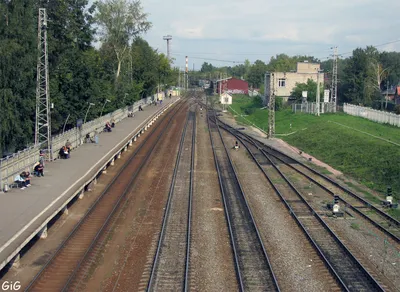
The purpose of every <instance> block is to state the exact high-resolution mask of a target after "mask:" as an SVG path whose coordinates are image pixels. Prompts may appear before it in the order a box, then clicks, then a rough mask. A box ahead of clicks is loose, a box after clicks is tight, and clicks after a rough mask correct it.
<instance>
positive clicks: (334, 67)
mask: <svg viewBox="0 0 400 292" xmlns="http://www.w3.org/2000/svg"><path fill="white" fill-rule="evenodd" d="M332 49H333V62H332V88H331V102H333V103H335V109H336V107H337V83H338V76H337V75H338V48H337V47H333V48H332Z"/></svg>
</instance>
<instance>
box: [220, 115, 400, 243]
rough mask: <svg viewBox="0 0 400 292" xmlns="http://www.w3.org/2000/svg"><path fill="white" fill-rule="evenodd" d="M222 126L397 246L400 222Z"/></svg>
mask: <svg viewBox="0 0 400 292" xmlns="http://www.w3.org/2000/svg"><path fill="white" fill-rule="evenodd" d="M220 123H222V122H220ZM222 124H223V126H224V128H225V129H227V130H229V131H230V132H234V133H235V134H236V135H238V136H239V137H241V139H242V140H244V141H247V142H248V143H251V144H253V145H254V146H256V147H257V148H260V149H261V151H262V152H263V153H264V154H265V155H268V156H269V157H270V158H271V159H272V161H273V162H274V163H283V164H284V165H286V166H288V167H289V168H291V169H292V170H294V171H295V172H297V173H299V174H301V175H302V176H303V177H304V178H306V179H308V180H310V181H311V182H313V183H314V184H316V185H317V186H319V187H320V188H322V189H323V190H325V191H326V192H327V193H328V194H329V195H331V196H332V198H333V196H334V195H338V196H339V199H340V201H341V202H342V203H343V204H344V205H345V206H347V207H348V208H350V209H351V210H353V211H354V212H355V213H357V214H358V215H360V216H361V217H362V218H363V219H364V220H367V221H368V222H369V223H370V224H372V225H374V226H375V227H376V228H378V229H379V230H380V231H382V232H383V233H384V234H386V235H387V236H388V237H390V238H391V239H392V240H394V241H395V242H396V243H397V244H399V243H400V222H399V221H398V220H396V219H395V218H393V217H391V216H390V215H388V214H386V213H385V212H384V211H382V210H380V209H379V208H377V207H376V206H374V205H372V204H371V203H369V202H367V201H366V200H364V199H363V198H361V197H360V196H359V195H357V194H355V193H354V192H352V191H351V190H349V189H347V188H345V187H343V186H341V185H340V184H339V183H337V182H336V181H334V180H333V179H331V178H329V177H327V176H325V175H324V174H322V173H320V172H318V171H316V170H314V169H312V168H311V167H309V166H307V165H306V164H304V163H302V162H300V161H298V160H296V159H294V158H292V157H289V156H287V155H285V154H284V153H282V152H280V151H278V150H277V149H274V148H272V147H269V146H267V145H265V144H263V143H261V142H260V141H258V140H256V139H254V138H252V137H250V136H249V135H247V134H245V133H242V132H240V131H237V130H235V129H234V128H232V127H230V126H228V125H226V124H224V123H222ZM370 210H373V212H369V211H370Z"/></svg>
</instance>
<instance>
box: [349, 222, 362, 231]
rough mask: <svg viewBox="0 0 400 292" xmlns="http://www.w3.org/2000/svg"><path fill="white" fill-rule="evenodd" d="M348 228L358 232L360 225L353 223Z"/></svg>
mask: <svg viewBox="0 0 400 292" xmlns="http://www.w3.org/2000/svg"><path fill="white" fill-rule="evenodd" d="M350 227H351V228H353V229H355V230H360V225H358V224H357V223H354V222H353V223H351V224H350Z"/></svg>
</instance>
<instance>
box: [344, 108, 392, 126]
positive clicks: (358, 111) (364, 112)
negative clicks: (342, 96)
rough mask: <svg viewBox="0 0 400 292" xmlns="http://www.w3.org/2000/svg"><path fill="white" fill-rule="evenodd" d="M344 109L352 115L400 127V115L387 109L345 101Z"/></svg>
mask: <svg viewBox="0 0 400 292" xmlns="http://www.w3.org/2000/svg"><path fill="white" fill-rule="evenodd" d="M343 111H344V112H345V113H346V114H348V115H352V116H357V117H362V118H365V119H368V120H371V121H374V122H377V123H381V124H390V125H392V126H397V127H400V115H396V114H394V113H389V112H385V111H378V110H375V109H372V108H369V107H362V106H358V105H354V104H348V103H345V104H344V105H343Z"/></svg>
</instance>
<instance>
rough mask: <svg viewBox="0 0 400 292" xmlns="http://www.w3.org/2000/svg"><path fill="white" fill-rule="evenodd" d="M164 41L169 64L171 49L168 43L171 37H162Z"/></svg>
mask: <svg viewBox="0 0 400 292" xmlns="http://www.w3.org/2000/svg"><path fill="white" fill-rule="evenodd" d="M163 40H164V41H167V58H168V60H169V61H170V62H171V47H170V41H171V40H172V36H171V35H166V36H164V37H163Z"/></svg>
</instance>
